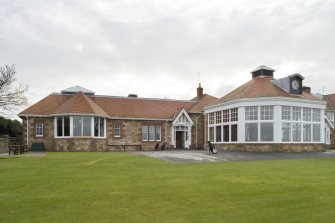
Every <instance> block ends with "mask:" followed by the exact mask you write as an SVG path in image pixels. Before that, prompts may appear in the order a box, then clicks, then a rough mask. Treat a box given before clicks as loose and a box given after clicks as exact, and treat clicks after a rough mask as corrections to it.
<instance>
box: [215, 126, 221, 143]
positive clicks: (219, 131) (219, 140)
mask: <svg viewBox="0 0 335 223" xmlns="http://www.w3.org/2000/svg"><path fill="white" fill-rule="evenodd" d="M215 142H221V126H216V141H215Z"/></svg>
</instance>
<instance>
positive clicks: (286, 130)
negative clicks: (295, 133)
mask: <svg viewBox="0 0 335 223" xmlns="http://www.w3.org/2000/svg"><path fill="white" fill-rule="evenodd" d="M282 141H283V142H290V141H291V123H283V124H282Z"/></svg>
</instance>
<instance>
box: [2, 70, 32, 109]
mask: <svg viewBox="0 0 335 223" xmlns="http://www.w3.org/2000/svg"><path fill="white" fill-rule="evenodd" d="M15 75H16V70H15V65H14V64H12V65H8V64H6V65H3V66H1V67H0V108H1V109H3V110H5V111H8V110H11V109H13V108H15V107H18V106H22V105H26V104H27V98H26V96H25V92H26V91H27V88H24V87H23V86H22V85H19V86H18V87H15V86H14V83H15V81H16V79H15Z"/></svg>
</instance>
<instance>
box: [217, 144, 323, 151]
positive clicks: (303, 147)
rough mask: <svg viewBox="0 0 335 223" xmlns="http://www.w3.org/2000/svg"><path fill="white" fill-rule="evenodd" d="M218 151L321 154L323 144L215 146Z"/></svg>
mask: <svg viewBox="0 0 335 223" xmlns="http://www.w3.org/2000/svg"><path fill="white" fill-rule="evenodd" d="M215 147H216V148H217V149H218V150H223V151H242V152H323V151H325V145H324V144H279V143H278V144H277V143H276V144H274V143H270V144H250V143H249V144H215Z"/></svg>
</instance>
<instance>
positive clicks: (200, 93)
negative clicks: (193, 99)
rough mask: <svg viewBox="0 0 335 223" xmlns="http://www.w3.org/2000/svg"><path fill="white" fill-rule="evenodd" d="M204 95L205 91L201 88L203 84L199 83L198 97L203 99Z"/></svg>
mask: <svg viewBox="0 0 335 223" xmlns="http://www.w3.org/2000/svg"><path fill="white" fill-rule="evenodd" d="M203 95H204V89H203V88H202V87H201V84H200V83H199V87H198V88H197V97H198V98H201V97H202V96H203Z"/></svg>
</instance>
